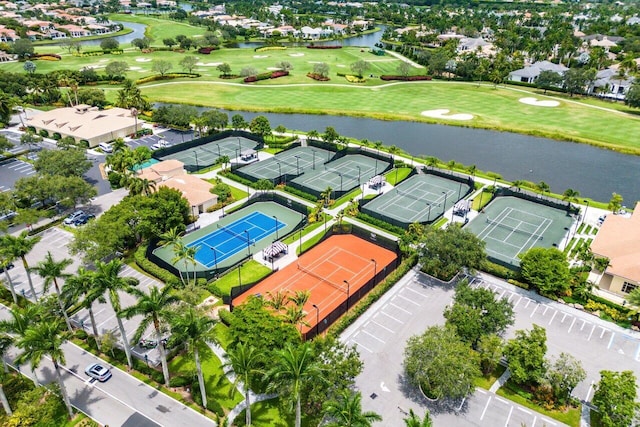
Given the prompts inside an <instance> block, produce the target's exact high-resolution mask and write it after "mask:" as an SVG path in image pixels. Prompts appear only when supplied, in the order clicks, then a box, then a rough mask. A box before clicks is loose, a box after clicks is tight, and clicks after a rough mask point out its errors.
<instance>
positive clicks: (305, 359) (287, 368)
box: [265, 342, 322, 427]
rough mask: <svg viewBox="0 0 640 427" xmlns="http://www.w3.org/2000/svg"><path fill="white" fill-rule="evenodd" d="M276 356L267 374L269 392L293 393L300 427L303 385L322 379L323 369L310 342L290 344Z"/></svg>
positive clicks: (298, 426) (296, 420)
mask: <svg viewBox="0 0 640 427" xmlns="http://www.w3.org/2000/svg"><path fill="white" fill-rule="evenodd" d="M276 355H277V356H276V359H275V360H274V361H273V363H274V365H273V367H272V368H271V369H270V370H269V371H268V372H267V373H266V374H265V377H266V379H267V381H268V382H269V384H268V386H267V390H269V391H279V392H281V391H282V389H287V390H288V391H289V392H290V393H291V398H292V399H293V400H294V402H295V411H296V418H295V427H300V425H301V422H302V411H301V397H302V396H301V391H302V390H301V389H302V385H303V384H304V383H305V382H307V381H311V380H312V379H315V378H320V375H321V374H322V368H321V367H320V365H319V364H318V363H317V361H316V360H315V359H314V354H313V350H312V349H311V345H310V344H309V342H305V343H303V344H301V345H300V346H298V347H294V346H293V345H292V344H290V343H289V344H287V346H286V347H285V348H284V349H282V350H280V351H278V352H277V353H276Z"/></svg>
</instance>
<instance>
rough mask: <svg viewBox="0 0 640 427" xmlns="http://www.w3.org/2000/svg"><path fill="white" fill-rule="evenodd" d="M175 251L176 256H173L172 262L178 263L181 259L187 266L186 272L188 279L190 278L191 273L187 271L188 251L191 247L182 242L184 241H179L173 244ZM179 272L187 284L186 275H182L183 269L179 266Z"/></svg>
mask: <svg viewBox="0 0 640 427" xmlns="http://www.w3.org/2000/svg"><path fill="white" fill-rule="evenodd" d="M173 253H174V257H173V258H171V263H172V264H174V265H175V264H177V263H179V262H180V261H182V262H184V267H185V272H187V281H188V280H189V273H188V271H187V262H188V260H187V258H188V253H189V248H187V246H186V245H185V244H184V243H182V242H178V243H177V244H174V245H173ZM178 273H179V274H180V280H181V281H182V284H183V285H186V284H187V281H185V279H184V276H183V275H182V270H181V269H179V268H178Z"/></svg>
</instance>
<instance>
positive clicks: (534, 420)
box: [531, 415, 538, 427]
mask: <svg viewBox="0 0 640 427" xmlns="http://www.w3.org/2000/svg"><path fill="white" fill-rule="evenodd" d="M536 421H538V416H537V415H534V416H533V423H532V424H531V427H536Z"/></svg>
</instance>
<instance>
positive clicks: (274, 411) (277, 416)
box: [233, 399, 312, 427]
mask: <svg viewBox="0 0 640 427" xmlns="http://www.w3.org/2000/svg"><path fill="white" fill-rule="evenodd" d="M244 412H245V411H242V412H241V413H240V414H239V415H238V416H237V417H236V419H235V421H234V422H233V425H234V426H239V427H240V426H244V425H245V423H244V418H245V413H244ZM294 421H295V418H294V416H293V415H288V414H283V413H282V412H281V411H280V408H279V404H278V401H277V400H275V399H272V400H264V401H262V402H257V403H254V404H252V405H251V425H252V426H255V427H288V426H292V425H293V424H294ZM302 426H303V427H311V426H312V424H310V422H309V420H307V419H305V418H304V417H303V418H302Z"/></svg>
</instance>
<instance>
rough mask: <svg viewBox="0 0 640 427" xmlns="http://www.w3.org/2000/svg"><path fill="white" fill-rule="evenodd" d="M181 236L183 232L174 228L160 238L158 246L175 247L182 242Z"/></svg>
mask: <svg viewBox="0 0 640 427" xmlns="http://www.w3.org/2000/svg"><path fill="white" fill-rule="evenodd" d="M181 236H182V232H181V231H179V230H178V227H172V228H170V229H169V230H167V231H166V232H164V233H162V234H160V235H159V236H158V237H159V238H160V241H159V242H158V244H159V245H160V246H175V245H177V244H178V243H179V242H180V241H181V239H182V237H181Z"/></svg>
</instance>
